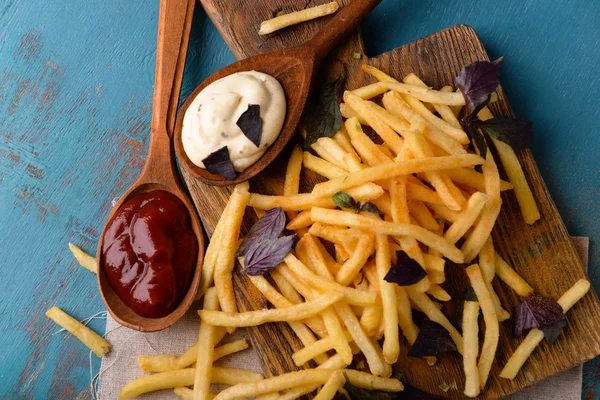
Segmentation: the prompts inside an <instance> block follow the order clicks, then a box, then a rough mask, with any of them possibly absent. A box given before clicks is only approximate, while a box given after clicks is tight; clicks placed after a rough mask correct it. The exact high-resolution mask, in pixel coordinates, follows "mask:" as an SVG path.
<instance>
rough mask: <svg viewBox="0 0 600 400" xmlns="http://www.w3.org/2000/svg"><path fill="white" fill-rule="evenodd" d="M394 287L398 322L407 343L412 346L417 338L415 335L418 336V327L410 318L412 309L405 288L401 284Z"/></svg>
mask: <svg viewBox="0 0 600 400" xmlns="http://www.w3.org/2000/svg"><path fill="white" fill-rule="evenodd" d="M395 289H396V302H397V303H398V305H397V308H398V324H399V325H400V329H401V330H402V334H403V335H404V337H405V338H406V340H407V341H408V344H410V345H411V346H412V344H413V343H414V342H415V341H416V340H417V336H419V328H417V325H415V323H414V322H413V320H412V310H411V308H410V301H409V299H408V294H406V290H405V289H404V288H403V287H401V286H396V287H395Z"/></svg>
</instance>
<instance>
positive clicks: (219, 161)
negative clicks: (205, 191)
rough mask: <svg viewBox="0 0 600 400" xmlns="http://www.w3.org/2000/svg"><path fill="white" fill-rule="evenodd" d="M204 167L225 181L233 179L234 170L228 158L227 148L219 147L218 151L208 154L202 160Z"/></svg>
mask: <svg viewBox="0 0 600 400" xmlns="http://www.w3.org/2000/svg"><path fill="white" fill-rule="evenodd" d="M202 163H204V167H205V168H206V170H207V171H208V172H210V173H211V174H215V175H221V176H222V177H223V178H225V179H229V180H231V179H235V170H234V169H233V164H232V163H231V159H230V158H229V150H227V146H223V147H221V148H220V149H219V150H217V151H215V152H213V153H210V154H209V155H208V156H207V157H206V158H205V159H204V160H202Z"/></svg>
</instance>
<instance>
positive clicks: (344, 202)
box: [333, 192, 356, 209]
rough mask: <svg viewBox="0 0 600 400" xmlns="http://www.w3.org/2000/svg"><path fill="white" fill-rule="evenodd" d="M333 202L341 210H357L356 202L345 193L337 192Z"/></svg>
mask: <svg viewBox="0 0 600 400" xmlns="http://www.w3.org/2000/svg"><path fill="white" fill-rule="evenodd" d="M333 202H334V203H335V205H336V206H338V207H339V208H352V209H356V201H355V200H354V199H353V198H352V196H350V195H349V194H346V193H344V192H337V193H336V194H334V195H333Z"/></svg>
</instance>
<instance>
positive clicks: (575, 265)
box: [183, 0, 600, 398]
mask: <svg viewBox="0 0 600 400" xmlns="http://www.w3.org/2000/svg"><path fill="white" fill-rule="evenodd" d="M326 1H327V0H318V1H317V0H315V1H309V2H308V3H306V2H305V1H300V0H279V1H277V2H273V1H270V0H201V2H202V4H203V6H204V8H205V10H206V12H207V14H208V15H209V16H210V18H211V19H212V20H213V22H214V23H215V25H216V27H217V29H218V30H219V32H220V33H221V35H222V36H223V38H224V39H225V42H226V43H227V45H228V46H229V48H230V49H231V50H232V52H233V53H234V55H235V56H236V57H237V58H238V59H241V58H245V57H249V56H253V55H256V54H259V53H262V52H268V51H272V50H278V49H282V48H286V47H293V46H296V45H299V44H300V43H302V42H304V41H305V40H307V39H309V38H311V37H312V36H313V35H314V34H315V33H316V32H317V31H318V30H319V29H320V28H321V27H322V26H323V25H324V24H325V23H326V22H327V21H328V19H329V18H330V17H325V18H322V19H319V20H316V21H311V22H308V23H304V24H301V25H298V26H295V27H291V28H288V29H285V30H282V31H280V32H278V33H275V34H272V35H269V36H265V37H260V36H259V35H258V34H257V31H258V28H259V25H260V22H261V21H263V20H265V19H268V18H271V17H272V16H274V15H276V14H277V13H278V12H281V11H283V12H289V11H292V10H298V9H301V8H303V7H305V6H307V4H308V5H309V6H314V5H317V4H322V3H325V2H326ZM338 1H340V2H341V0H338ZM355 1H358V0H355ZM354 53H360V54H361V57H362V58H361V59H355V58H353V57H352V55H353V54H354ZM487 59H488V56H487V54H486V52H485V49H484V47H483V45H482V43H481V42H480V40H479V38H478V37H477V34H476V33H475V32H474V31H473V29H471V28H470V27H468V26H464V25H458V26H454V27H451V28H448V29H446V30H443V31H441V32H438V33H435V34H433V35H431V36H428V37H426V38H424V39H421V40H418V41H416V42H413V43H410V44H407V45H405V46H402V47H399V48H397V49H394V50H391V51H389V52H387V53H385V54H382V55H379V56H377V57H373V58H367V57H366V56H365V55H364V49H363V45H362V41H361V38H360V34H359V33H358V31H356V32H355V33H354V34H353V35H351V36H350V37H349V38H348V39H347V40H346V42H345V43H343V44H342V45H341V46H340V47H339V48H338V50H336V52H335V54H332V55H331V56H330V57H329V59H328V60H327V62H326V63H325V65H326V66H328V67H334V68H339V67H340V64H341V65H343V67H344V68H345V70H346V76H347V79H346V88H347V89H354V88H356V87H359V86H361V85H364V84H367V83H371V82H372V80H371V78H369V77H368V76H365V74H364V73H363V72H362V70H361V68H360V66H361V65H362V64H363V63H369V64H372V65H374V66H376V67H377V68H380V69H382V70H383V71H385V72H387V73H389V74H390V75H392V76H394V77H397V78H402V77H404V76H405V75H407V74H408V73H410V72H414V73H415V74H417V75H418V76H419V77H421V78H422V79H423V80H424V81H425V82H426V83H427V84H428V85H430V86H433V87H442V86H444V85H446V84H449V85H453V83H454V77H455V76H457V75H458V73H459V71H460V70H461V68H462V67H463V66H464V65H465V64H469V63H471V62H473V61H476V60H487ZM325 69H327V68H324V70H325ZM325 72H326V71H323V73H325ZM498 95H499V101H498V102H497V103H495V104H494V105H493V106H492V107H491V108H492V112H493V113H494V114H496V115H499V114H503V115H508V116H512V111H511V109H510V106H509V104H508V102H507V100H506V96H505V94H504V92H503V90H502V89H501V88H499V89H498ZM288 155H289V149H288V151H284V152H282V154H281V155H280V156H279V158H278V159H276V160H275V161H274V162H273V164H272V165H271V166H270V167H268V168H267V169H266V170H265V171H264V172H263V173H262V174H261V175H259V176H258V177H257V178H255V179H253V180H252V181H251V183H250V186H251V190H252V191H254V192H259V193H263V194H281V193H282V188H283V179H284V171H285V165H286V161H287V158H288ZM519 159H520V161H521V164H522V166H523V169H524V170H525V174H526V177H527V180H528V182H529V183H530V185H531V187H532V189H533V193H534V196H535V198H536V200H537V203H538V206H539V208H540V212H541V214H542V219H541V220H540V221H538V222H536V223H535V224H533V225H532V226H528V225H527V224H525V223H524V222H523V220H522V218H521V214H520V210H519V207H518V204H517V202H516V200H515V198H514V195H513V194H512V193H511V192H510V191H509V192H504V193H503V196H502V198H503V201H504V205H503V209H502V213H501V214H500V219H499V222H498V223H497V225H496V228H495V229H494V233H493V234H494V241H495V246H496V248H497V250H498V252H499V253H500V254H501V255H502V256H503V257H504V258H505V259H506V260H507V261H508V262H509V263H510V264H511V265H512V266H513V267H515V269H516V270H517V271H518V272H519V274H521V276H523V277H524V278H525V279H526V280H527V281H528V282H529V283H530V284H531V285H532V286H533V287H534V288H535V290H536V292H537V293H539V294H541V295H543V296H550V297H553V298H558V297H559V296H560V295H561V294H562V293H563V292H564V291H565V290H567V289H568V288H569V287H570V286H571V285H572V284H573V283H574V282H576V281H577V280H578V279H580V278H585V277H586V274H585V272H584V269H583V266H582V265H581V262H580V260H579V258H578V256H577V253H576V251H575V248H574V246H573V244H572V242H571V240H570V238H569V235H568V233H567V231H566V229H565V226H564V224H563V222H562V220H561V218H560V215H559V214H558V211H557V209H556V207H555V205H554V203H553V201H552V199H551V198H550V194H549V193H548V190H547V188H546V185H545V184H544V181H543V180H542V178H541V176H540V173H539V171H538V168H537V166H536V164H535V161H534V159H533V157H532V155H531V153H530V151H529V150H525V151H523V152H521V153H520V155H519ZM183 176H184V179H185V181H186V183H187V186H188V188H189V190H190V193H191V195H192V198H193V200H194V203H195V205H196V207H197V210H198V213H199V215H200V217H201V219H202V221H203V223H204V226H205V228H206V230H207V233H208V235H209V236H210V235H211V234H212V232H213V229H214V227H215V225H216V223H217V221H218V219H219V217H220V215H221V212H222V211H223V209H224V207H225V204H226V202H227V199H228V198H229V194H230V192H231V188H221V187H214V186H213V187H211V186H207V185H205V184H202V183H200V182H199V181H196V180H195V179H194V178H192V177H191V176H189V175H187V174H186V173H185V171H183ZM318 181H319V177H318V176H316V175H315V174H312V173H310V171H303V175H302V179H301V191H309V190H310V188H312V186H313V185H314V183H316V182H318ZM255 219H256V215H254V212H253V211H249V212H248V213H247V216H246V219H245V226H244V227H243V228H242V229H243V230H244V229H247V228H248V227H249V226H250V225H251V224H252V223H253V222H254V220H255ZM454 270H455V271H454V273H451V271H448V276H449V279H448V281H447V282H446V283H445V284H444V285H442V286H444V287H445V288H446V289H447V290H448V291H449V292H451V293H460V292H459V290H460V289H462V288H463V287H465V286H466V285H467V284H466V281H465V276H464V272H463V270H462V268H461V267H456V268H455V269H454ZM234 280H235V287H236V297H237V302H238V306H239V308H240V309H241V310H252V309H260V308H263V307H265V306H266V302H265V300H264V299H263V297H262V296H261V295H260V293H258V292H257V290H256V289H254V287H253V286H252V285H251V284H250V282H249V281H248V280H247V279H246V278H245V277H244V276H243V275H242V274H240V273H236V274H234ZM494 286H495V289H496V290H497V292H498V294H499V297H500V299H501V301H502V304H503V306H504V307H505V308H506V309H508V310H512V309H513V307H514V306H516V305H517V304H518V303H519V298H518V297H517V296H516V295H515V294H514V293H513V292H512V291H511V290H510V289H509V288H508V287H506V286H505V285H504V284H503V283H499V282H498V280H496V282H495V285H494ZM511 330H512V326H511V323H510V322H508V323H502V324H501V332H500V344H499V348H498V354H497V356H496V360H495V362H494V365H493V367H492V371H491V374H490V379H489V381H488V384H487V387H486V390H485V391H484V392H483V393H482V395H481V398H498V397H502V396H506V395H508V394H511V393H514V392H516V391H517V390H519V389H522V388H524V387H526V386H529V385H532V384H534V383H536V382H538V381H540V380H542V379H544V378H546V377H549V376H552V375H555V374H557V373H559V372H561V371H564V370H567V369H569V368H572V367H574V366H576V365H578V364H581V363H582V362H584V361H586V360H589V359H591V358H593V357H595V356H596V355H598V354H600V306H599V303H598V298H597V296H596V294H595V293H593V292H592V293H590V294H588V295H587V296H586V297H585V298H584V299H583V300H582V301H580V302H579V303H578V304H577V305H576V306H575V307H574V308H573V309H572V310H571V311H570V312H569V315H568V327H567V328H565V330H564V331H563V333H562V334H561V337H560V338H559V339H558V340H557V341H556V342H555V344H554V345H552V346H549V345H547V344H546V342H543V343H542V344H541V345H540V346H539V348H538V349H537V350H536V351H535V352H534V353H533V355H532V356H531V357H530V359H529V361H528V362H527V363H526V364H525V366H524V367H523V369H522V371H521V372H520V373H519V374H518V376H517V378H516V379H515V380H513V381H509V380H505V379H501V378H499V377H498V374H499V372H500V369H501V367H502V366H503V365H504V364H505V363H506V361H507V359H508V357H509V356H510V355H511V354H512V353H513V351H514V349H515V348H516V347H517V346H518V344H519V342H520V341H521V339H512V334H511ZM250 334H251V336H252V341H253V343H254V349H255V350H257V351H258V352H259V354H260V357H261V359H262V360H263V362H264V367H265V368H264V369H265V373H266V374H267V375H278V374H281V373H284V372H287V371H292V370H296V369H297V368H296V367H295V366H294V363H293V361H292V359H291V354H292V353H293V351H294V350H295V349H299V348H300V347H299V345H300V344H299V341H298V340H297V338H296V337H295V335H294V333H293V332H291V330H290V329H289V328H288V327H287V325H286V324H267V325H263V326H261V327H257V328H252V329H251V330H250ZM403 345H404V347H403V349H402V352H401V357H400V360H399V362H398V366H397V367H398V368H397V369H398V370H399V371H400V372H402V373H403V374H404V376H405V377H406V380H407V382H409V383H410V384H411V385H413V386H415V387H417V388H420V389H422V390H426V391H428V392H430V393H433V394H437V395H442V396H445V397H450V398H463V397H464V396H463V394H462V393H463V389H464V386H463V383H464V375H463V371H462V361H461V359H460V358H459V356H457V355H444V356H441V357H439V360H438V363H437V365H436V366H434V367H429V366H428V365H426V364H425V362H424V361H423V360H420V359H413V358H408V357H406V352H407V350H408V347H407V345H406V343H405V342H403ZM442 383H446V384H448V385H450V386H451V389H450V390H449V391H448V392H447V393H444V392H443V391H442V390H441V389H440V388H439V385H440V384H442Z"/></svg>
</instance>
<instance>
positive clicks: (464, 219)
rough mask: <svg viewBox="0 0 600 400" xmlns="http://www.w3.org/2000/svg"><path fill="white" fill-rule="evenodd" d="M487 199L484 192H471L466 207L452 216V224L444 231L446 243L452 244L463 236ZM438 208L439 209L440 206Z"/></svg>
mask: <svg viewBox="0 0 600 400" xmlns="http://www.w3.org/2000/svg"><path fill="white" fill-rule="evenodd" d="M487 201H488V195H486V194H485V193H481V192H476V193H473V195H471V197H470V198H469V201H468V202H467V207H466V208H465V209H464V210H462V211H461V212H460V213H459V214H458V215H457V216H456V217H454V221H453V223H452V225H450V227H449V228H448V229H447V230H446V232H445V233H444V239H446V240H447V241H448V243H452V244H454V243H456V242H458V240H459V239H460V238H461V237H463V235H464V234H465V233H466V232H467V231H468V230H469V228H470V227H471V226H472V225H473V223H475V220H476V219H477V217H478V216H479V214H480V213H481V210H483V207H484V206H485V203H486V202H487ZM439 209H441V207H440V208H439ZM434 210H435V211H436V212H438V209H436V208H434ZM444 218H445V217H444Z"/></svg>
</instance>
